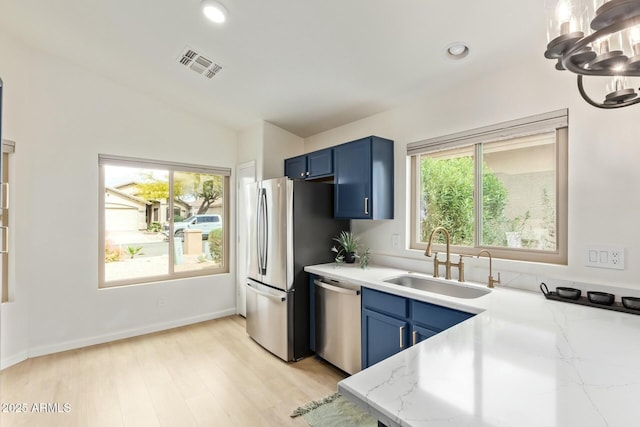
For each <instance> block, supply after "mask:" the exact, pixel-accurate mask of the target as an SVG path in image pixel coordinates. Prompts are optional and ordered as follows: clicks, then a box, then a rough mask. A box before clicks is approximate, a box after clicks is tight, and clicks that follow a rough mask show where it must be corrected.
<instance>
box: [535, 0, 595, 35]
mask: <svg viewBox="0 0 640 427" xmlns="http://www.w3.org/2000/svg"><path fill="white" fill-rule="evenodd" d="M588 3H589V2H588V1H586V0H546V1H545V9H546V11H547V42H550V41H552V40H554V39H556V38H557V37H559V36H561V35H565V34H569V33H574V32H578V31H580V32H582V33H584V34H588V33H589V32H590V30H589V28H588V25H589V22H590V20H589V19H588V16H587V15H588V13H587V10H588V9H589V8H588V7H587V5H588Z"/></svg>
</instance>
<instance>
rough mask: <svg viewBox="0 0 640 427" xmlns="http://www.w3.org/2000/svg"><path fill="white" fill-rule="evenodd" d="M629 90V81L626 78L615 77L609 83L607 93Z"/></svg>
mask: <svg viewBox="0 0 640 427" xmlns="http://www.w3.org/2000/svg"><path fill="white" fill-rule="evenodd" d="M627 88H629V81H628V80H627V78H626V77H624V76H613V77H612V78H611V80H609V83H607V93H611V92H617V91H619V90H623V89H627Z"/></svg>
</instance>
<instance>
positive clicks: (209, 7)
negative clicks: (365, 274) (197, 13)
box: [202, 0, 227, 24]
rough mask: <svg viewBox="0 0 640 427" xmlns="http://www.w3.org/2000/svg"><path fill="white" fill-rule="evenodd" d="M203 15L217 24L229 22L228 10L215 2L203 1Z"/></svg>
mask: <svg viewBox="0 0 640 427" xmlns="http://www.w3.org/2000/svg"><path fill="white" fill-rule="evenodd" d="M202 13H204V16H206V17H207V18H209V20H211V21H213V22H215V23H216V24H222V23H223V22H224V21H226V20H227V9H226V8H225V7H224V6H223V5H222V3H219V2H217V1H215V0H202Z"/></svg>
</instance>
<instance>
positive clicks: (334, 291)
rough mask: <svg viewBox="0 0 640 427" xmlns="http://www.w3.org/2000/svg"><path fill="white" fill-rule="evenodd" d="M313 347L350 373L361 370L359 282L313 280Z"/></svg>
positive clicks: (330, 361)
mask: <svg viewBox="0 0 640 427" xmlns="http://www.w3.org/2000/svg"><path fill="white" fill-rule="evenodd" d="M313 283H314V292H315V295H314V296H315V298H314V299H315V313H316V325H315V326H316V327H315V349H316V353H317V354H318V356H320V357H322V358H323V359H324V360H326V361H327V362H329V363H331V364H333V365H335V366H337V367H338V368H340V369H342V370H343V371H345V372H347V373H349V374H355V373H356V372H359V371H360V370H361V366H362V360H361V359H362V358H361V354H362V348H361V333H362V332H361V328H360V324H361V317H360V286H357V285H352V284H348V283H341V282H336V281H327V280H317V279H316V280H314V282H313Z"/></svg>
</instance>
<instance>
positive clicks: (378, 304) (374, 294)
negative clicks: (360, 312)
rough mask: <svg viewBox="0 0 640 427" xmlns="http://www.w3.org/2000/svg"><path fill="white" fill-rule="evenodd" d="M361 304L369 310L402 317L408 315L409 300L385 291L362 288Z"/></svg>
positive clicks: (404, 317)
mask: <svg viewBox="0 0 640 427" xmlns="http://www.w3.org/2000/svg"><path fill="white" fill-rule="evenodd" d="M362 305H363V306H364V307H367V308H369V309H371V310H375V311H378V312H381V313H387V314H391V315H393V316H398V317H401V318H403V319H406V318H408V317H409V300H407V299H406V298H404V297H400V296H397V295H391V294H388V293H386V292H380V291H374V290H372V289H367V288H364V289H363V290H362Z"/></svg>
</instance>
